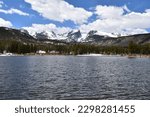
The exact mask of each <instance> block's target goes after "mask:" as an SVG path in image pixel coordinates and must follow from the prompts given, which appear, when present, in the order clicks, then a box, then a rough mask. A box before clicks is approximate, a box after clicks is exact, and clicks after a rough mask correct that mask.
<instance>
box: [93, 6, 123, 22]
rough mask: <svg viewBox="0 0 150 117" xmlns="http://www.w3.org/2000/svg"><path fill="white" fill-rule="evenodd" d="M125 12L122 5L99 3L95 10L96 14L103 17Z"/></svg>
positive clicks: (113, 16)
mask: <svg viewBox="0 0 150 117" xmlns="http://www.w3.org/2000/svg"><path fill="white" fill-rule="evenodd" d="M123 13H124V9H123V8H122V7H115V6H102V5H98V6H97V7H96V12H95V14H97V15H98V16H99V18H101V19H105V18H116V17H120V16H122V14H123Z"/></svg>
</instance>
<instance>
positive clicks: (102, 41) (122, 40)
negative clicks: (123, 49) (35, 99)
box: [86, 34, 150, 46]
mask: <svg viewBox="0 0 150 117" xmlns="http://www.w3.org/2000/svg"><path fill="white" fill-rule="evenodd" d="M131 41H132V42H134V43H136V44H139V45H143V44H147V43H150V34H137V35H131V36H122V37H116V38H113V37H105V36H101V35H92V36H89V37H87V38H86V42H87V43H91V44H98V45H103V46H112V45H114V46H118V45H119V46H128V44H129V42H131Z"/></svg>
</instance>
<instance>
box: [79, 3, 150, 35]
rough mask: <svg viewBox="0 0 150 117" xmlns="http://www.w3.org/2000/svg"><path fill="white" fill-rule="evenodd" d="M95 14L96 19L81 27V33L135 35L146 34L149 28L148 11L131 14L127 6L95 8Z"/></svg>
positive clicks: (149, 15) (149, 17) (149, 16)
mask: <svg viewBox="0 0 150 117" xmlns="http://www.w3.org/2000/svg"><path fill="white" fill-rule="evenodd" d="M95 10H96V11H95V14H96V15H97V16H98V19H97V20H95V21H94V22H92V23H89V24H87V25H85V24H84V25H81V26H80V29H81V30H82V31H83V32H88V31H89V29H91V30H98V31H103V32H108V33H121V34H124V35H127V34H137V33H147V30H146V29H147V28H150V21H149V19H150V10H145V12H143V13H139V12H132V11H130V10H129V9H128V7H127V6H123V7H116V6H101V5H100V6H97V7H96V9H95Z"/></svg>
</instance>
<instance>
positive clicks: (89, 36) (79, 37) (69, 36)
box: [31, 30, 120, 42]
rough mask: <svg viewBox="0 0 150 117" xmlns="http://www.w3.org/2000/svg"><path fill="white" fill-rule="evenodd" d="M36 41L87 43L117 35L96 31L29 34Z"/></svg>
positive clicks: (116, 35)
mask: <svg viewBox="0 0 150 117" xmlns="http://www.w3.org/2000/svg"><path fill="white" fill-rule="evenodd" d="M31 35H32V36H33V37H35V38H36V39H38V40H41V39H51V40H65V41H66V42H88V41H94V39H95V38H99V37H101V38H103V39H105V38H107V37H113V38H116V37H119V36H120V35H119V34H114V33H106V32H101V31H96V30H91V31H89V32H88V33H83V32H81V31H80V30H72V31H69V32H66V33H62V34H59V33H56V32H54V31H43V32H36V33H34V34H31Z"/></svg>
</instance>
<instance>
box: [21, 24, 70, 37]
mask: <svg viewBox="0 0 150 117" xmlns="http://www.w3.org/2000/svg"><path fill="white" fill-rule="evenodd" d="M23 29H26V30H28V31H29V33H30V34H31V35H34V34H35V33H36V32H38V33H40V32H43V31H46V32H47V33H51V31H54V32H55V33H58V34H63V33H66V32H68V31H70V30H72V29H71V28H69V27H57V26H56V25H55V24H52V23H51V24H32V26H31V27H23Z"/></svg>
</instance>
